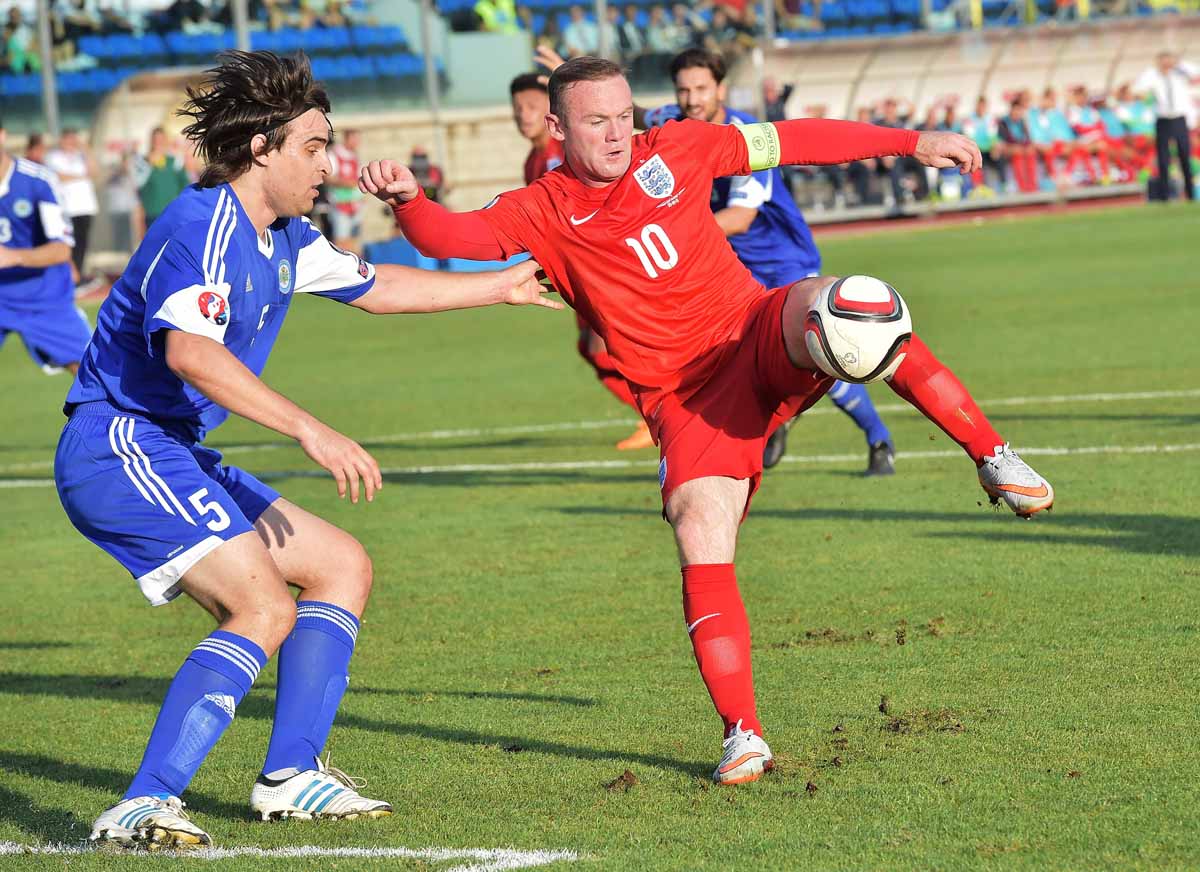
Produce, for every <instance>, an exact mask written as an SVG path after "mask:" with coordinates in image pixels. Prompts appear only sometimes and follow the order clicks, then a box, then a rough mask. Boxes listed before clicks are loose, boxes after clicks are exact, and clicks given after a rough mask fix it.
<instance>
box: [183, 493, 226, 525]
mask: <svg viewBox="0 0 1200 872" xmlns="http://www.w3.org/2000/svg"><path fill="white" fill-rule="evenodd" d="M206 496H208V488H206V487H202V488H200V490H198V491H196V492H195V493H194V494H192V495H191V496H190V497H188V502H189V503H191V504H192V507H193V508H194V509H195V510H196V514H198V515H201V516H204V515H207V514H208V513H209V512H212V513H213V514H214V515H216V517H215V518H213V519H212V520H211V521H205V524H206V525H207V527H208V529H210V530H212V531H213V532H214V533H220V532H221V531H222V530H224V529H225V528H226V527H228V526H229V514H228V513H227V512H226V511H225V510H224V509H223V508H221V504H220V503H218V502H217V501H216V500H209V501H208V502H207V503H206V502H204V498H205V497H206Z"/></svg>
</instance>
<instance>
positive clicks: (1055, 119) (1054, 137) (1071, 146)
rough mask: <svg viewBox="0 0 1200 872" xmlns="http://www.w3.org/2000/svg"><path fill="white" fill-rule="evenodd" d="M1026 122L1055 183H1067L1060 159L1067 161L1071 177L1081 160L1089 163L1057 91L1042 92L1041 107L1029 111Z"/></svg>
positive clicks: (1039, 105) (1038, 151) (1046, 90)
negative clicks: (1060, 170) (1077, 144)
mask: <svg viewBox="0 0 1200 872" xmlns="http://www.w3.org/2000/svg"><path fill="white" fill-rule="evenodd" d="M1026 123H1027V124H1028V126H1029V136H1030V139H1031V140H1032V141H1033V147H1034V149H1035V150H1036V151H1037V153H1038V157H1040V158H1041V159H1042V164H1043V166H1044V167H1045V170H1046V178H1048V179H1050V180H1051V181H1053V182H1055V183H1058V182H1060V181H1065V180H1064V179H1061V178H1060V172H1059V168H1058V162H1059V161H1060V160H1063V159H1067V170H1066V172H1067V176H1068V178H1069V176H1070V174H1071V173H1072V172H1074V170H1075V166H1076V164H1077V162H1078V161H1079V159H1080V157H1083V159H1084V160H1086V155H1084V153H1083V152H1082V150H1081V149H1080V148H1079V147H1078V146H1076V145H1075V132H1074V131H1073V130H1071V125H1070V124H1068V123H1067V117H1066V116H1065V115H1063V113H1062V111H1061V110H1060V109H1059V108H1058V94H1057V93H1056V92H1055V90H1054V89H1053V88H1046V89H1045V90H1044V91H1042V96H1041V97H1040V98H1039V100H1038V105H1037V107H1036V108H1031V109H1030V110H1029V112H1028V114H1027V117H1026Z"/></svg>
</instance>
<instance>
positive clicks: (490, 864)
mask: <svg viewBox="0 0 1200 872" xmlns="http://www.w3.org/2000/svg"><path fill="white" fill-rule="evenodd" d="M93 853H96V849H95V848H93V847H91V846H90V845H86V844H75V845H66V844H62V843H52V844H48V845H22V844H19V843H17V842H0V856H5V855H9V856H22V855H31V856H32V855H37V856H47V855H49V856H82V855H85V854H93ZM164 853H165V854H168V855H170V856H175V857H179V858H187V859H196V860H228V859H232V858H234V857H261V858H263V859H278V858H284V859H286V858H298V859H304V858H313V857H346V858H350V857H363V858H368V859H382V858H397V859H405V860H430V861H433V862H443V863H444V862H448V861H451V860H469V861H471V862H469V863H466V864H464V865H459V866H454V867H453V868H451V869H447V870H446V872H468V870H469V872H493V870H501V869H533V868H535V867H537V866H548V865H550V864H551V863H557V862H559V861H565V862H568V863H573V862H574V861H576V860H578V859H579V855H578V854H577V853H575V852H574V851H518V850H516V849H513V848H420V849H417V848H318V847H316V846H315V845H301V846H299V847H295V848H202V849H199V850H195V851H186V852H179V853H174V852H155V853H153V854H151V853H145V852H139V853H130V854H127V855H125V856H129V857H155V856H162V855H163V854H164Z"/></svg>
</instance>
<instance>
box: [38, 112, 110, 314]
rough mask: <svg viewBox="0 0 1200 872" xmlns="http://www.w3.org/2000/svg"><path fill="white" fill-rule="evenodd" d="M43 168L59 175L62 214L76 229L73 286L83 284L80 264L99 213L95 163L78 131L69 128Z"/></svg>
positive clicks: (73, 254) (47, 156) (52, 150)
mask: <svg viewBox="0 0 1200 872" xmlns="http://www.w3.org/2000/svg"><path fill="white" fill-rule="evenodd" d="M46 166H47V167H48V168H49V169H50V170H51V171H52V172H54V173H55V174H57V175H58V181H59V189H60V191H61V192H62V206H63V214H65V215H66V216H67V217H68V218H70V219H71V223H72V224H73V225H74V227H75V248H74V249H72V251H71V262H72V264H73V265H74V268H75V274H76V280H75V283H76V285H79V284H82V283H83V281H84V278H83V276H84V273H83V264H84V259H85V258H86V257H87V251H88V237H89V236H90V233H91V229H92V219H93V218H95V217H96V213H97V212H98V211H99V210H100V204H99V202H98V201H97V199H96V185H95V183H94V182H93V179H95V178H96V176H97V172H96V162H95V161H94V160H92V156H91V154H89V152H88V148H87V144H86V143H85V142H84V141H83V137H82V136H80V135H79V131H78V130H76V129H74V128H70V127H69V128H67V129H66V130H64V131H63V133H62V136H61V137H60V138H59V141H58V147H57V148H53V149H51V150H50V151H49V152H47V154H46ZM80 290H82V289H80Z"/></svg>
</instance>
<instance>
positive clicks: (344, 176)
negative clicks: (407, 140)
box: [326, 128, 416, 254]
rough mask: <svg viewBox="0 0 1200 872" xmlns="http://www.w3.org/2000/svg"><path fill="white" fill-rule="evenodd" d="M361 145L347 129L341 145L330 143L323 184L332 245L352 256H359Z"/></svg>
mask: <svg viewBox="0 0 1200 872" xmlns="http://www.w3.org/2000/svg"><path fill="white" fill-rule="evenodd" d="M361 144H362V135H361V134H360V133H359V132H358V131H357V130H354V129H353V128H350V129H347V130H346V131H345V132H343V133H342V136H341V142H336V143H334V145H333V146H332V147H331V148H330V149H329V160H330V163H332V164H333V174H332V175H331V176H330V178H329V181H328V182H326V186H327V187H328V188H329V206H330V209H329V226H330V228H331V229H332V231H333V244H334V245H336V246H337V247H338V248H343V249H345V250H346V251H353V252H354V253H355V254H360V253H361V252H362V224H363V218H362V210H363V193H362V191H360V190H359V189H358V172H359V170H360V169H361V168H362V163H361V161H360V160H359V157H358V149H359V147H360V145H361ZM414 154H415V152H414ZM414 172H416V171H415V170H414Z"/></svg>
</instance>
